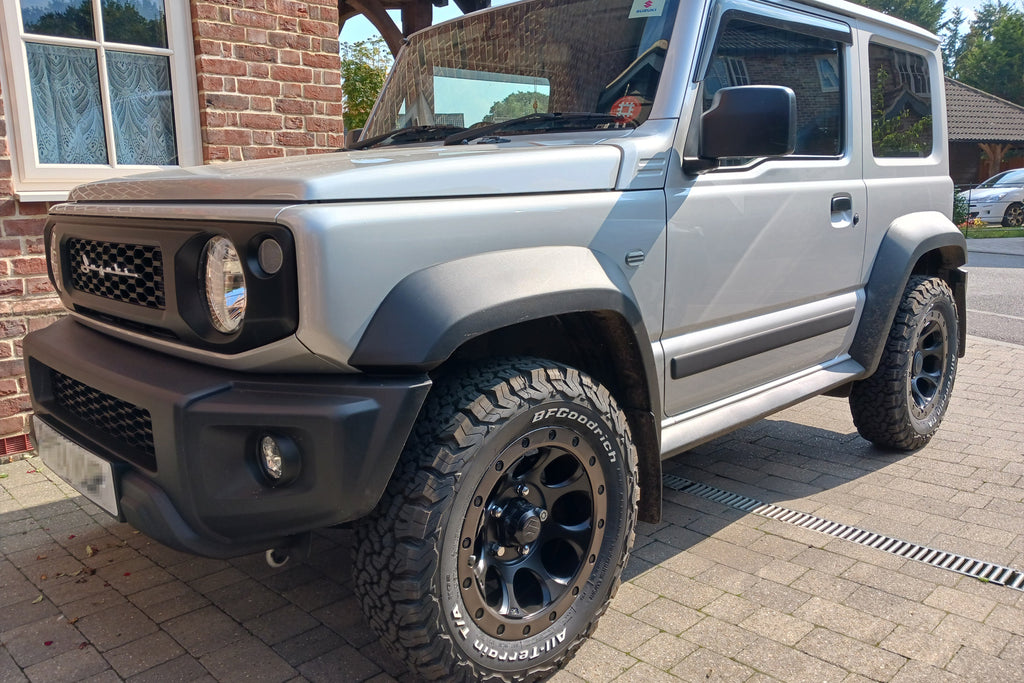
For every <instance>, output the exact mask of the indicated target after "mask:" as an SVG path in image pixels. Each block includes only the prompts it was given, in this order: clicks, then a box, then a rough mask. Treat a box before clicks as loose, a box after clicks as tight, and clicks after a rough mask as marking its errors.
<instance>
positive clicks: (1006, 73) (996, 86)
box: [954, 1, 1024, 105]
mask: <svg viewBox="0 0 1024 683" xmlns="http://www.w3.org/2000/svg"><path fill="white" fill-rule="evenodd" d="M1021 46H1024V10H1021V9H1018V8H1016V7H1014V6H1012V5H1009V4H1003V3H1002V2H998V1H997V2H994V3H993V2H989V3H986V4H984V5H982V6H981V8H980V9H979V10H978V14H977V16H976V18H975V20H974V21H973V22H971V26H970V29H968V31H967V34H966V35H965V36H963V39H962V44H961V46H960V49H959V52H958V54H957V56H956V63H955V67H954V74H955V77H956V78H958V79H959V80H961V81H963V82H964V83H967V84H968V85H972V86H974V87H975V88H979V89H981V90H984V91H986V92H990V93H992V94H993V95H996V96H998V97H1002V98H1003V99H1005V100H1009V101H1011V102H1015V103H1017V104H1022V105H1024V58H1022V56H1021V54H1022V53H1021V50H1022V47H1021Z"/></svg>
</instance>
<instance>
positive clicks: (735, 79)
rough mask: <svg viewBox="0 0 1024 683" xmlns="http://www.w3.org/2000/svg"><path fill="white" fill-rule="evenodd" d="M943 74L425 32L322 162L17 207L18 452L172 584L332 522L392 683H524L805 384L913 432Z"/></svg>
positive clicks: (752, 31) (823, 52)
mask: <svg viewBox="0 0 1024 683" xmlns="http://www.w3.org/2000/svg"><path fill="white" fill-rule="evenodd" d="M942 83H943V82H942V73H941V60H940V58H939V52H938V41H937V39H936V37H935V36H933V35H931V34H928V33H926V32H924V31H922V30H920V29H917V28H915V27H912V26H910V25H908V24H905V23H902V22H899V21H895V20H893V19H890V18H887V17H885V16H883V15H881V14H876V13H874V12H871V11H869V10H866V9H863V8H861V7H859V6H856V5H853V4H848V3H845V2H839V1H835V2H833V1H827V0H806V1H804V2H797V1H789V0H781V1H780V2H777V3H767V2H759V1H757V0H704V1H703V2H699V1H697V2H680V0H531V1H529V2H524V3H519V4H515V5H508V6H504V7H501V8H497V9H492V10H487V11H484V12H482V13H478V14H474V15H469V16H466V17H463V18H460V19H456V20H454V21H450V22H448V23H445V24H442V25H439V26H436V27H432V28H430V29H427V30H426V31H423V32H421V33H419V34H417V35H415V36H413V37H412V38H410V39H409V41H408V44H407V45H406V46H405V47H404V48H403V50H402V52H401V54H400V55H399V58H398V61H397V63H396V64H395V66H394V69H393V70H392V72H391V75H390V77H389V79H388V82H387V85H386V86H385V89H384V91H383V93H382V94H381V97H380V99H379V101H378V102H377V105H376V107H375V108H374V111H373V114H372V116H371V118H370V120H369V122H368V125H367V127H366V130H365V131H363V133H362V136H361V138H360V139H359V140H358V141H354V142H353V143H352V144H351V145H350V146H351V147H352V149H350V150H348V151H343V152H339V153H337V154H329V155H322V156H309V157H303V158H290V159H283V160H273V161H256V162H249V163H240V164H225V165H217V166H206V167H201V168H194V169H186V170H180V171H169V172H162V173H158V174H155V175H151V176H142V177H137V178H132V179H127V180H115V181H108V182H101V183H97V184H92V185H87V186H84V187H80V188H78V189H77V190H76V191H75V192H74V193H73V195H72V197H71V200H70V201H69V202H68V203H66V204H61V205H59V206H56V207H54V208H53V210H52V212H51V215H50V217H49V222H48V225H47V229H46V244H47V249H48V252H49V257H50V268H51V276H52V278H53V282H54V285H55V287H56V288H57V291H58V292H59V294H60V296H61V298H62V300H63V302H64V304H65V305H66V306H67V308H68V310H69V311H70V312H71V315H70V316H69V317H67V318H65V319H63V320H61V321H59V322H57V323H55V324H54V325H52V326H50V327H49V328H47V329H45V330H42V331H39V332H36V333H34V334H32V335H30V336H29V337H28V338H27V340H26V342H25V355H26V358H27V366H28V373H29V378H30V383H31V390H32V399H33V405H34V408H35V411H36V419H35V429H36V436H37V439H38V443H39V448H40V451H41V453H42V455H43V458H44V460H45V461H46V462H47V464H49V465H50V467H52V468H53V469H54V470H55V471H56V472H58V473H59V474H61V475H62V476H65V477H66V478H67V479H68V480H69V481H70V482H71V483H72V484H73V485H74V486H76V487H77V488H78V489H79V490H80V491H82V492H83V493H84V494H85V495H86V496H88V497H90V498H91V499H92V500H94V501H96V502H97V504H99V505H101V506H102V507H103V508H104V509H106V510H107V511H108V512H109V513H110V514H112V515H115V516H117V517H119V518H121V519H124V520H127V521H128V522H130V523H131V524H133V525H134V526H135V527H137V528H138V529H140V530H142V531H144V532H145V533H146V534H148V535H150V536H151V537H153V538H155V539H157V540H159V541H161V542H163V543H166V544H167V545H170V546H173V547H175V548H179V549H184V550H187V551H190V552H194V553H198V554H202V555H208V556H216V557H226V556H233V555H240V554H243V553H250V552H253V551H257V550H266V551H267V556H268V560H269V561H270V562H272V563H275V564H277V563H280V562H281V561H283V560H284V559H286V558H287V556H288V555H289V553H292V552H295V551H302V550H303V549H304V548H305V547H306V543H307V542H308V539H309V537H310V533H311V531H313V530H315V529H318V528H322V527H326V526H330V525H337V524H342V523H352V524H353V526H354V527H355V533H356V538H357V544H356V545H357V550H356V552H355V560H354V563H355V566H354V575H355V586H356V590H357V592H358V594H359V598H360V600H361V601H362V604H363V606H364V608H365V611H366V616H367V619H368V620H369V621H370V623H371V624H372V625H373V626H374V627H375V628H376V629H377V630H378V632H379V633H380V635H381V637H382V638H383V639H384V640H385V642H387V643H389V644H390V645H391V646H392V647H393V648H394V649H395V651H396V652H398V653H399V655H400V656H401V657H402V658H404V659H405V660H406V661H408V662H409V664H410V665H411V666H412V667H414V668H415V670H416V671H417V672H418V673H419V674H420V675H422V676H424V677H427V678H453V679H457V680H466V681H468V680H477V679H485V680H509V681H511V680H516V681H525V680H533V679H535V678H538V677H541V676H543V675H546V674H548V673H550V672H552V671H554V670H555V669H557V668H558V667H560V666H562V665H563V664H564V663H565V662H566V661H567V660H568V659H569V658H570V657H571V656H572V654H573V653H574V652H575V651H576V650H577V649H578V648H579V646H580V645H581V644H582V643H583V641H584V640H585V639H586V637H587V635H588V634H589V633H590V632H591V631H592V630H593V628H594V624H595V621H596V620H597V619H598V617H599V616H600V615H601V613H602V612H603V611H604V610H605V608H606V606H607V604H608V602H609V600H610V599H611V596H612V595H614V593H615V589H616V586H617V584H618V581H619V575H620V573H621V571H622V569H623V566H624V565H625V563H626V561H627V558H628V555H629V550H630V546H631V543H632V540H633V533H634V525H635V523H636V521H637V520H638V519H639V520H648V521H654V520H657V519H658V518H659V515H660V512H661V477H660V475H661V462H662V460H663V459H664V458H667V457H670V456H673V455H676V454H678V453H681V452H683V451H685V450H686V449H688V448H690V447H692V446H694V445H695V444H699V443H702V442H704V441H707V440H709V439H713V438H715V437H716V436H718V435H720V434H724V433H725V432H727V431H729V430H731V429H735V428H736V427H738V426H740V425H744V424H747V423H749V422H751V421H754V420H757V419H759V418H761V417H763V416H765V415H768V414H770V413H772V412H774V411H777V410H780V409H782V408H785V407H786V406H789V405H792V404H794V403H796V402H798V401H801V400H803V399H806V398H808V397H811V396H815V395H818V394H822V393H826V392H827V393H831V394H833V395H844V396H849V399H850V406H851V409H852V411H853V416H854V420H855V422H856V424H857V428H858V429H859V430H860V433H861V434H862V435H863V436H864V437H865V438H866V439H868V440H870V441H872V442H874V443H875V444H877V445H878V446H880V447H883V448H894V449H915V448H919V447H921V446H922V445H924V444H925V443H926V442H927V441H928V439H929V438H930V437H931V436H932V434H934V432H935V430H936V429H937V428H938V426H939V423H940V421H941V420H942V417H943V414H944V412H945V410H946V407H947V405H948V402H949V398H950V392H951V391H952V387H953V379H954V375H955V372H956V364H957V358H958V356H960V355H961V354H962V353H963V349H964V334H965V329H966V326H965V319H964V316H965V307H964V297H965V290H966V276H965V274H964V272H963V271H962V270H961V266H962V265H963V264H964V263H965V260H966V249H965V242H964V239H963V237H962V236H961V234H960V233H959V232H958V231H957V230H956V228H955V227H954V226H953V225H952V223H951V222H950V213H951V210H952V197H953V187H952V182H951V181H950V178H949V176H948V167H947V152H946V142H945V140H946V130H945V125H946V123H945V122H946V117H945V112H944V103H943V95H942V93H943V84H942ZM267 549H270V550H267Z"/></svg>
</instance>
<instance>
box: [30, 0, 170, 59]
mask: <svg viewBox="0 0 1024 683" xmlns="http://www.w3.org/2000/svg"><path fill="white" fill-rule="evenodd" d="M140 6H142V7H143V8H144V9H145V13H146V14H148V15H150V16H153V17H154V18H153V19H147V18H146V17H145V16H144V15H143V13H141V12H140V11H139V7H140ZM22 15H23V17H24V22H25V29H26V30H27V31H28V32H30V33H42V34H43V35H48V36H63V37H67V38H84V39H86V40H93V39H94V38H95V31H94V27H93V13H92V0H81V2H79V3H78V4H77V5H74V4H69V3H65V2H54V1H53V0H51V2H50V3H49V5H47V6H46V7H45V8H40V7H36V8H23V9H22ZM103 29H104V35H105V37H106V39H107V40H110V41H113V42H118V43H128V44H130V45H150V46H153V47H166V46H167V27H166V25H165V23H164V16H163V10H162V9H161V6H158V5H156V4H154V2H153V0H103Z"/></svg>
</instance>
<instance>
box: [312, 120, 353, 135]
mask: <svg viewBox="0 0 1024 683" xmlns="http://www.w3.org/2000/svg"><path fill="white" fill-rule="evenodd" d="M306 130H308V131H311V132H314V133H344V132H345V122H344V121H343V120H342V119H328V118H323V117H319V116H318V117H311V118H308V119H306Z"/></svg>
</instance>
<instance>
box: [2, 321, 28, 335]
mask: <svg viewBox="0 0 1024 683" xmlns="http://www.w3.org/2000/svg"><path fill="white" fill-rule="evenodd" d="M26 331H27V330H26V329H25V323H24V321H22V320H0V338H3V339H11V338H13V337H24V336H25V332H26Z"/></svg>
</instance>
